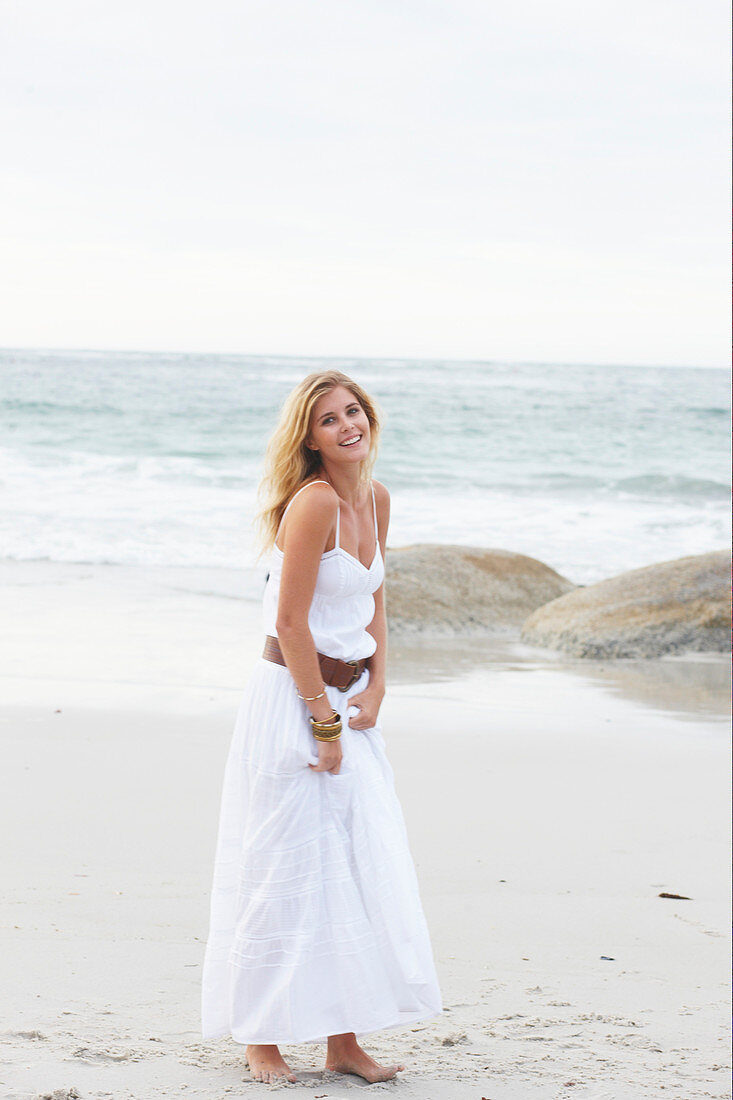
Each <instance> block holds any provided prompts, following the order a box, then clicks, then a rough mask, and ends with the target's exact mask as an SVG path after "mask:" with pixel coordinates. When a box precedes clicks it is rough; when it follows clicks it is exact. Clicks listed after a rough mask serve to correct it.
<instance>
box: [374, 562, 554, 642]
mask: <svg viewBox="0 0 733 1100" xmlns="http://www.w3.org/2000/svg"><path fill="white" fill-rule="evenodd" d="M387 561H388V567H387V582H386V585H387V588H386V591H387V609H388V614H389V629H390V634H398V635H405V634H439V635H457V634H514V635H515V636H516V635H518V633H519V628H520V627H521V625H522V623H523V622H524V620H525V619H526V617H527V615H528V614H529V613H530V612H531V611H533V610H534V609H535V608H536V607H539V606H540V605H541V604H545V603H547V602H548V600H554V599H555V598H556V597H557V596H560V595H561V594H562V593H564V592H568V591H569V590H570V589H571V588H573V587H574V586H573V584H572V583H571V582H570V581H569V580H566V578H565V577H561V576H560V574H559V573H556V572H555V570H554V569H550V567H549V566H548V565H544V564H543V563H542V562H541V561H537V560H536V558H528V557H526V556H525V555H524V554H513V553H512V552H511V551H509V550H483V549H479V548H477V547H472V546H435V545H431V544H427V543H425V544H420V545H417V546H405V547H401V548H400V549H398V550H388V552H387Z"/></svg>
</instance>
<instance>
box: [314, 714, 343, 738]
mask: <svg viewBox="0 0 733 1100" xmlns="http://www.w3.org/2000/svg"><path fill="white" fill-rule="evenodd" d="M309 722H310V724H311V726H312V727H313V729H319V730H323V732H324V733H328V732H329V731H330V730H332V729H335V728H336V726H340V725H341V715H340V714H337V713H336V711H334V712H333V713H332V714H331V716H330V718H328V719H327V720H326V721H324V722H319V721H318V719H317V718H309Z"/></svg>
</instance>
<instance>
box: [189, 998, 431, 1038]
mask: <svg viewBox="0 0 733 1100" xmlns="http://www.w3.org/2000/svg"><path fill="white" fill-rule="evenodd" d="M442 1014H443V1007H442V1005H441V1007H440V1008H436V1009H430V1010H428V1011H424V1012H414V1013H412V1014H411V1015H409V1016H404V1015H403V1016H401V1017H400V1019H399V1020H393V1021H392V1022H391V1023H389V1024H376V1025H369V1026H367V1027H364V1028H361V1029H359V1028H353V1027H351V1028H344V1029H343V1030H342V1031H332V1032H330V1034H331V1035H348V1034H349V1032H352V1031H353V1032H354V1034H355V1035H356V1036H357V1037H358V1036H361V1035H373V1034H374V1033H375V1032H377V1031H391V1030H393V1029H394V1028H397V1027H407V1026H408V1025H409V1024H414V1023H417V1022H418V1021H419V1020H434V1019H436V1018H437V1017H438V1016H442ZM229 1036H231V1038H232V1039H233V1040H234V1042H235V1043H240V1044H241V1045H242V1046H250V1045H252V1046H254V1045H257V1046H270V1045H274V1046H280V1045H284V1044H286V1043H325V1042H326V1041H327V1040H328V1035H310V1036H308V1037H305V1038H304V1037H299V1038H293V1037H291V1036H287V1037H285V1038H283V1037H282V1036H281V1037H280V1038H279V1039H273V1038H272V1037H268V1038H260V1037H257V1038H256V1039H252V1038H247V1039H242V1038H239V1037H238V1036H237V1035H235V1034H234V1032H230V1031H229V1030H228V1029H226V1028H224V1029H221V1030H217V1031H215V1032H211V1033H207V1032H202V1037H203V1038H204V1039H210V1040H214V1039H224V1038H227V1037H229Z"/></svg>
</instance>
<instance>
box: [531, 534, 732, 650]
mask: <svg viewBox="0 0 733 1100" xmlns="http://www.w3.org/2000/svg"><path fill="white" fill-rule="evenodd" d="M521 637H522V641H523V642H527V643H528V644H529V645H537V646H544V647H546V648H549V649H559V650H562V651H563V652H564V653H569V654H571V655H572V656H574V657H662V656H664V654H666V653H682V652H685V651H688V650H691V651H695V652H703V651H706V650H708V651H710V650H712V651H721V652H724V651H726V650H727V649H728V647H729V645H730V554H729V553H728V551H727V550H716V551H713V552H711V553H709V554H699V555H695V556H694V557H686V558H676V559H675V560H674V561H664V562H660V563H659V564H658V565H647V566H644V567H643V568H642V569H632V570H630V572H628V573H620V574H619V575H618V576H616V577H609V578H608V579H607V580H603V581H599V582H598V583H597V584H591V585H588V586H587V587H584V588H577V589H575V591H573V592H568V593H567V594H566V595H564V596H560V598H559V599H556V600H553V601H552V602H551V603H548V604H545V606H544V607H540V608H538V610H537V611H534V612H533V613H532V614H531V615H530V616H529V618H528V619H527V621H526V622H525V624H524V626H523V628H522V635H521Z"/></svg>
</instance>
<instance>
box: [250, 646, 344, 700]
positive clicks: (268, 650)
mask: <svg viewBox="0 0 733 1100" xmlns="http://www.w3.org/2000/svg"><path fill="white" fill-rule="evenodd" d="M262 656H263V657H264V658H265V660H266V661H273V662H274V663H275V664H276V665H284V664H285V658H284V657H283V654H282V650H281V649H280V643H279V642H278V640H277V638H273V637H272V635H271V634H268V635H266V637H265V648H264V649H263V651H262ZM316 656H317V657H318V663H319V664H320V666H321V675H322V676H323V682H324V683H326V684H328V685H329V686H330V687H335V688H338V689H339V691H348V690H349V688H350V687H351V685H352V684H355V683H356V681H357V680H358V679H359V677H360V676H361V674H362V672H363V671H364V669H365V668H366V661H365V660H363V659H362V660H359V661H342V660H341V659H340V658H339V657H327V656H326V654H325V653H317V654H316Z"/></svg>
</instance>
